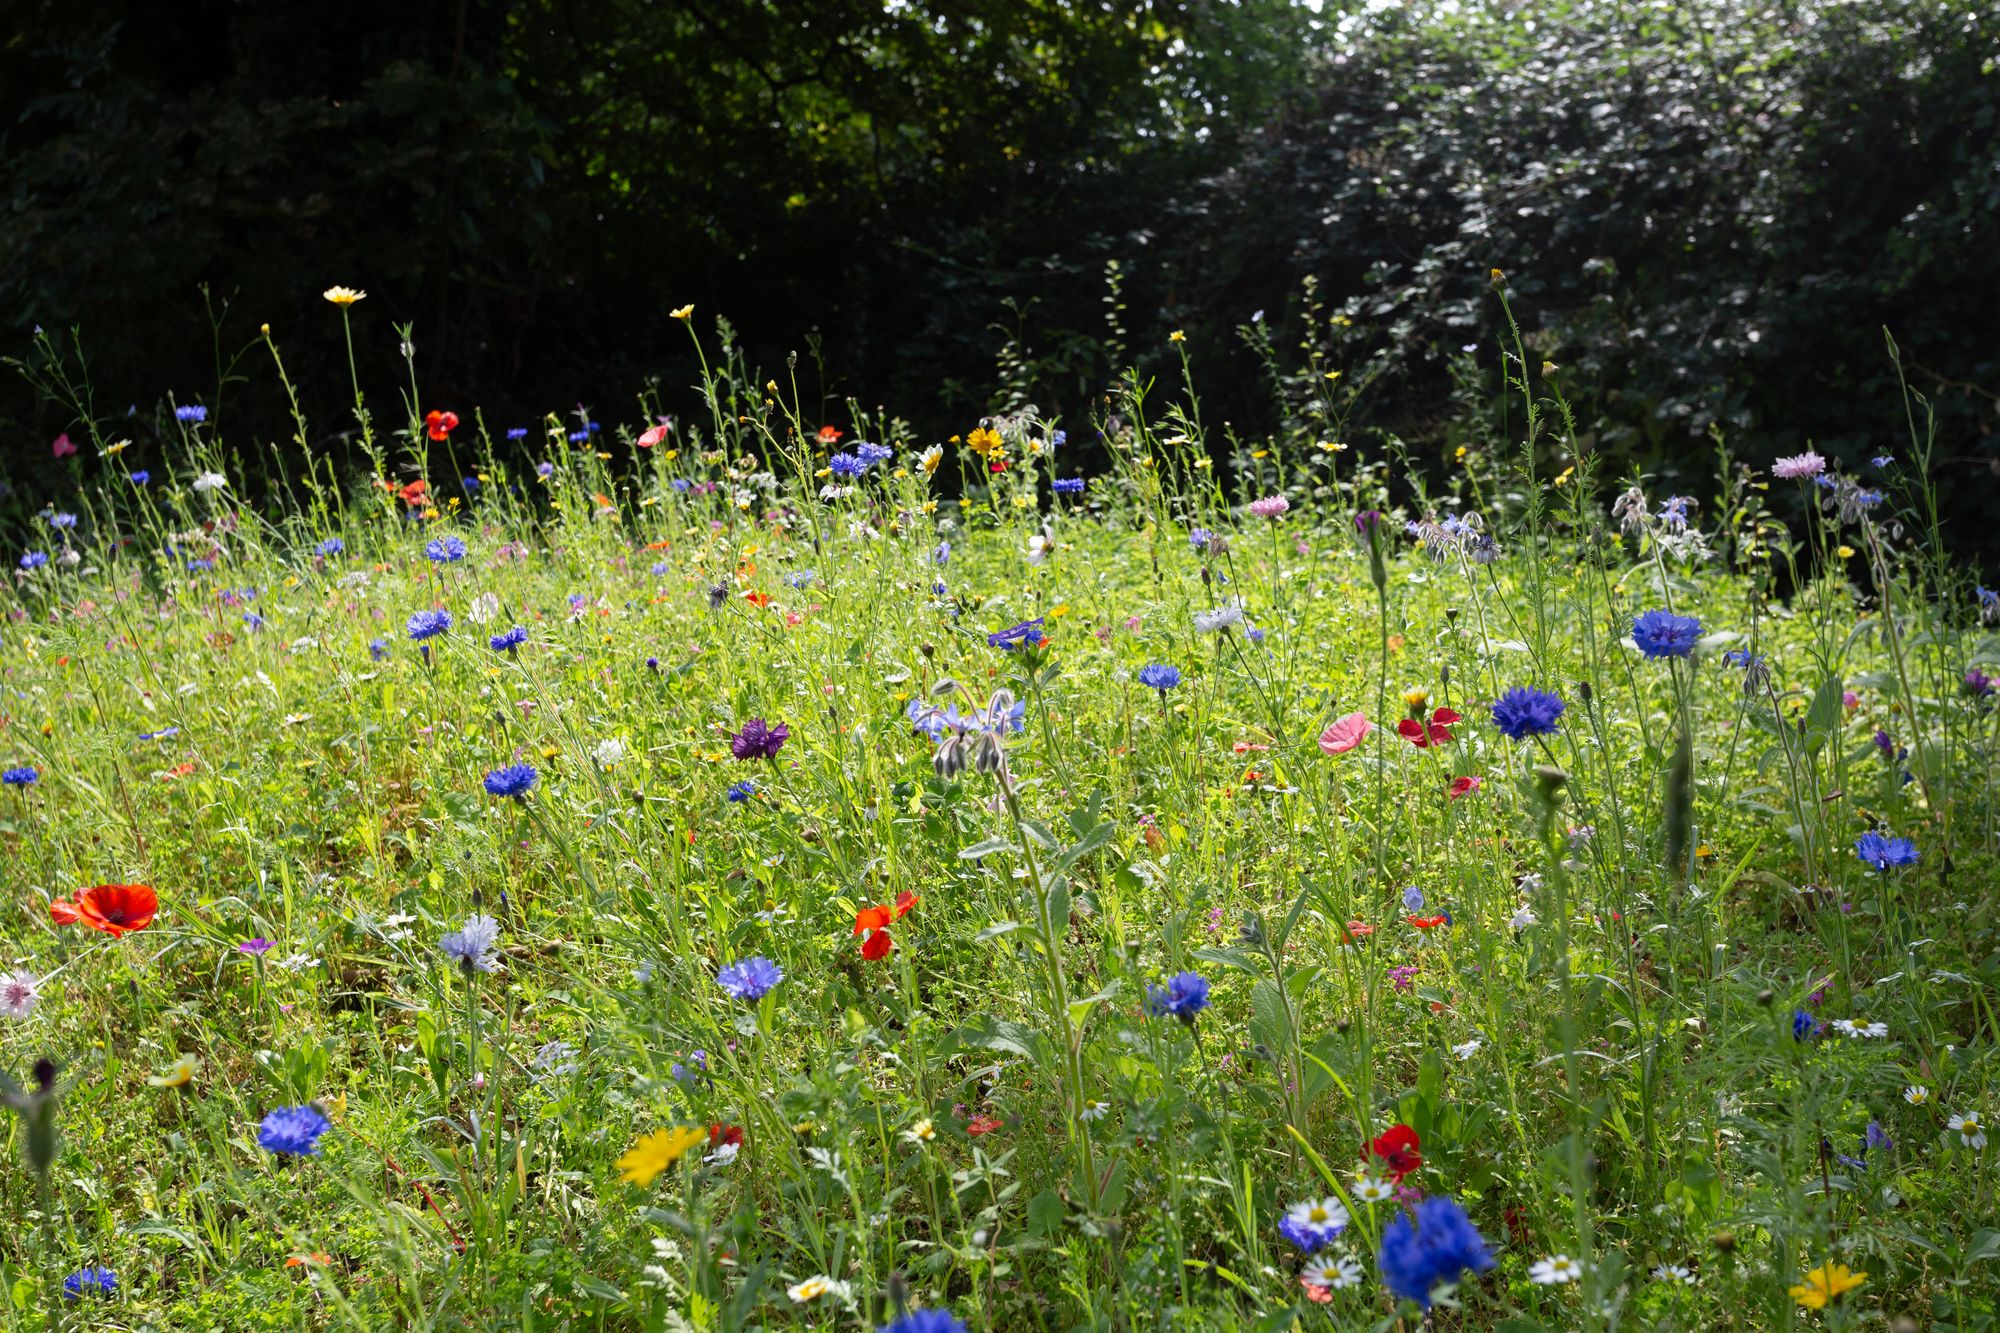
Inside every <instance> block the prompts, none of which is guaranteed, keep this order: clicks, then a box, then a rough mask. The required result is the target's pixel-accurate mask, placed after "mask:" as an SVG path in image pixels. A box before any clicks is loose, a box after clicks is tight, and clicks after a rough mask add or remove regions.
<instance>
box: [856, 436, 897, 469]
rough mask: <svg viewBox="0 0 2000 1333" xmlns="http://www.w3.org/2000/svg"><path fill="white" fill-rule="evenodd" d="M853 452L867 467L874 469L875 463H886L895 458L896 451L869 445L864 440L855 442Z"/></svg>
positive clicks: (881, 446)
mask: <svg viewBox="0 0 2000 1333" xmlns="http://www.w3.org/2000/svg"><path fill="white" fill-rule="evenodd" d="M854 452H855V453H856V454H857V455H859V456H860V458H861V461H862V462H863V463H865V464H867V465H868V466H869V467H874V466H875V465H876V464H877V463H886V462H888V461H889V460H890V459H892V458H894V457H895V456H896V451H895V450H894V449H891V448H889V447H888V446H887V445H883V444H870V443H869V442H868V441H866V440H856V441H855V442H854Z"/></svg>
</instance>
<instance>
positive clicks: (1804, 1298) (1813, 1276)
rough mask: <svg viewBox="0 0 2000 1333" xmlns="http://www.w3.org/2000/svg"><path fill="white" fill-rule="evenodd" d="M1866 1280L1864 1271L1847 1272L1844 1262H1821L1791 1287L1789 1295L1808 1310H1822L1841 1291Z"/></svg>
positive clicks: (1838, 1297) (1849, 1289) (1836, 1297)
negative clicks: (1799, 1282)
mask: <svg viewBox="0 0 2000 1333" xmlns="http://www.w3.org/2000/svg"><path fill="white" fill-rule="evenodd" d="M1867 1280H1868V1275H1867V1274H1866V1273H1852V1272H1849V1271H1848V1268H1847V1265H1846V1264H1832V1263H1829V1264H1822V1265H1820V1266H1819V1267H1818V1268H1815V1269H1813V1271H1812V1272H1810V1273H1807V1274H1806V1280H1805V1281H1804V1282H1803V1283H1801V1284H1800V1285H1798V1286H1796V1287H1793V1288H1791V1297H1792V1299H1793V1300H1795V1301H1797V1302H1798V1303H1799V1304H1800V1305H1803V1306H1804V1307H1805V1308H1806V1309H1808V1310H1824V1309H1825V1308H1826V1307H1827V1305H1828V1304H1830V1303H1831V1302H1833V1301H1837V1300H1839V1299H1840V1294H1841V1293H1842V1292H1845V1291H1852V1290H1854V1289H1855V1288H1856V1287H1858V1286H1860V1285H1861V1284H1862V1283H1864V1282H1866V1281H1867Z"/></svg>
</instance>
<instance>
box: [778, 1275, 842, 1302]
mask: <svg viewBox="0 0 2000 1333" xmlns="http://www.w3.org/2000/svg"><path fill="white" fill-rule="evenodd" d="M832 1290H833V1283H832V1282H831V1281H830V1280H829V1279H827V1278H824V1277H809V1278H807V1279H806V1280H805V1281H803V1282H801V1283H799V1284H798V1285H797V1286H793V1287H787V1288H785V1294H786V1295H787V1296H790V1297H791V1298H792V1303H793V1304H794V1305H804V1304H805V1303H806V1302H807V1301H813V1300H818V1299H819V1298H820V1297H822V1296H824V1295H826V1294H827V1293H828V1292H829V1291H832Z"/></svg>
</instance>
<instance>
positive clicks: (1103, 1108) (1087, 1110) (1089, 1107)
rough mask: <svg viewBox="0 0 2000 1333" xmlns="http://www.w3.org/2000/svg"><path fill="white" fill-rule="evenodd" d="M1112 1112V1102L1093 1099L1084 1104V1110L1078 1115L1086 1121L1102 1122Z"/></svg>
mask: <svg viewBox="0 0 2000 1333" xmlns="http://www.w3.org/2000/svg"><path fill="white" fill-rule="evenodd" d="M1110 1112H1111V1103H1110V1102H1100V1101H1098V1100H1097V1099H1096V1098H1092V1099H1091V1100H1090V1101H1087V1102H1085V1103H1084V1104H1083V1109H1082V1110H1081V1111H1079V1112H1077V1115H1078V1116H1079V1117H1081V1118H1082V1119H1085V1120H1102V1119H1104V1117H1105V1116H1106V1115H1108V1114H1110Z"/></svg>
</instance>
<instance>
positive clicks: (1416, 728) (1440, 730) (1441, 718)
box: [1396, 708, 1464, 750]
mask: <svg viewBox="0 0 2000 1333" xmlns="http://www.w3.org/2000/svg"><path fill="white" fill-rule="evenodd" d="M1463 720H1464V719H1463V718H1461V717H1460V716H1459V715H1458V714H1457V713H1456V712H1454V711H1452V710H1451V709H1449V708H1440V709H1438V710H1437V711H1436V712H1434V713H1432V714H1431V720H1430V725H1429V726H1428V727H1426V726H1425V725H1424V724H1423V723H1422V722H1419V721H1417V720H1416V719H1415V718H1413V717H1406V718H1404V719H1403V720H1402V721H1401V722H1398V723H1397V724H1396V734H1397V735H1399V736H1401V737H1402V738H1403V739H1404V740H1406V741H1408V742H1409V743H1410V744H1412V745H1414V746H1416V747H1417V748H1418V749H1419V750H1421V749H1423V748H1425V747H1426V746H1431V745H1443V744H1444V743H1445V742H1446V741H1448V740H1450V739H1451V727H1450V725H1449V724H1450V723H1453V722H1460V721H1463Z"/></svg>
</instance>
